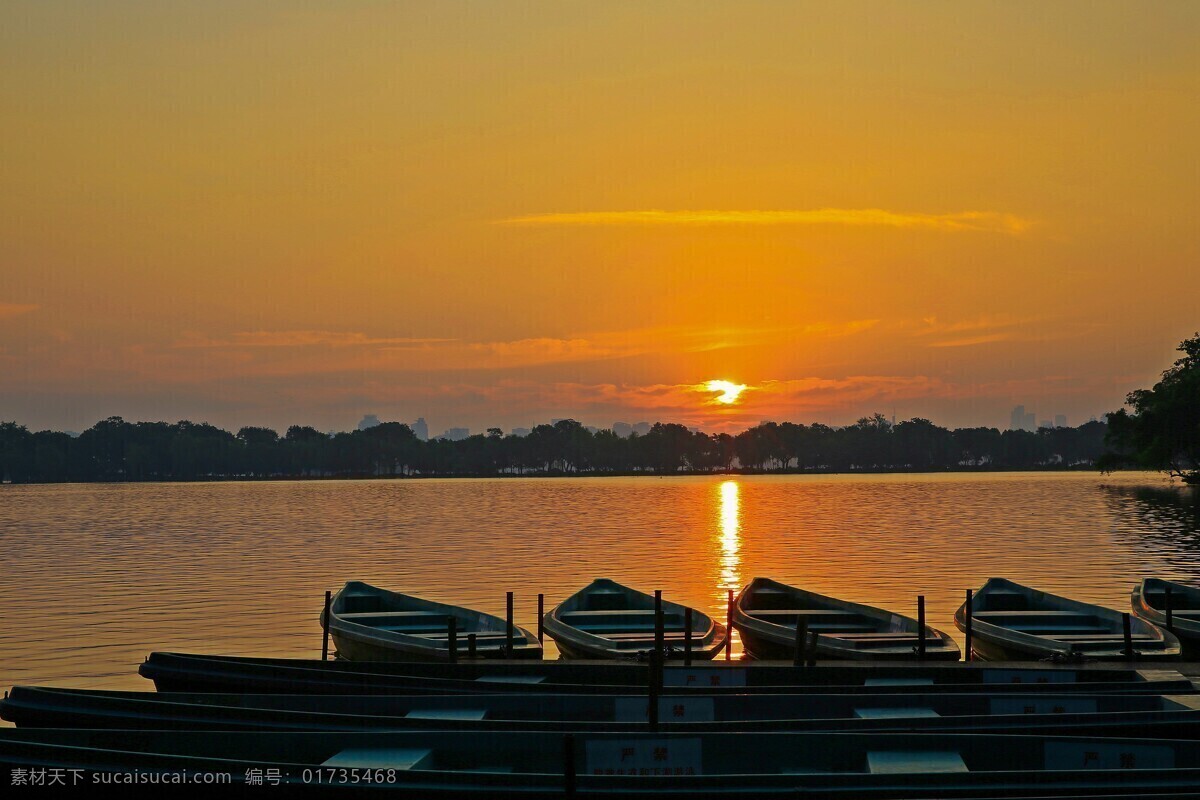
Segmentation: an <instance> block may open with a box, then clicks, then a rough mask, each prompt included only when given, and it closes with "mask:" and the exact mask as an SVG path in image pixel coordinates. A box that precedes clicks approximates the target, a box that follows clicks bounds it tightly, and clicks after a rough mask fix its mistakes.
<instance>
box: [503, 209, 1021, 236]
mask: <svg viewBox="0 0 1200 800" xmlns="http://www.w3.org/2000/svg"><path fill="white" fill-rule="evenodd" d="M499 223H500V224H502V225H516V226H531V227H544V226H585V227H597V226H711V225H842V226H853V227H883V228H915V229H924V230H936V231H985V232H991V233H1005V234H1010V235H1016V234H1019V233H1023V232H1025V231H1026V230H1028V228H1029V227H1030V225H1031V224H1032V223H1031V222H1030V221H1029V220H1027V219H1024V218H1022V217H1019V216H1017V215H1015V214H1008V213H1002V212H998V211H956V212H952V213H948V214H921V213H912V212H900V211H887V210H885V209H882V208H816V209H806V210H805V209H802V210H778V211H766V210H740V211H739V210H726V211H721V210H700V211H664V210H659V209H654V210H645V211H573V212H556V213H546V214H528V215H525V216H518V217H509V218H508V219H503V220H499Z"/></svg>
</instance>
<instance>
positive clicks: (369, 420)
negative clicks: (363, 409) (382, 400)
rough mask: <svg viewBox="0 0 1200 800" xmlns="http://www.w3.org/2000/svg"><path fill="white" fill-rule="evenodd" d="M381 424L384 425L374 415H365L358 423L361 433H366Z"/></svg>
mask: <svg viewBox="0 0 1200 800" xmlns="http://www.w3.org/2000/svg"><path fill="white" fill-rule="evenodd" d="M380 424H382V423H380V421H379V417H377V416H375V415H374V414H364V415H363V418H362V419H360V420H359V421H358V429H359V430H360V431H365V430H367V429H368V428H374V427H375V426H376V425H380Z"/></svg>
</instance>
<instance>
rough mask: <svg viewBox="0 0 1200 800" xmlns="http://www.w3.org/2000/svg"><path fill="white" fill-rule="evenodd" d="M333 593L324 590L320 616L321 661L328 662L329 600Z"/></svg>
mask: <svg viewBox="0 0 1200 800" xmlns="http://www.w3.org/2000/svg"><path fill="white" fill-rule="evenodd" d="M331 597H333V593H332V592H330V591H329V590H328V589H326V590H325V612H324V613H323V614H321V660H322V661H328V660H329V600H330V598H331Z"/></svg>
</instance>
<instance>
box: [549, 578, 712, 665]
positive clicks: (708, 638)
mask: <svg viewBox="0 0 1200 800" xmlns="http://www.w3.org/2000/svg"><path fill="white" fill-rule="evenodd" d="M687 612H688V609H687V608H686V607H685V606H681V605H679V604H678V603H671V602H668V601H666V600H664V601H662V616H663V638H664V644H665V647H666V657H667V658H668V659H671V658H683V656H684V649H685V645H686V640H687V630H686V628H685V620H686V615H687ZM654 615H655V607H654V597H652V596H651V595H648V594H643V593H642V592H639V591H637V590H635V589H630V588H629V587H628V586H622V585H621V584H619V583H617V582H616V581H610V580H608V579H606V578H598V579H596V580H594V581H592V582H591V583H590V584H588V585H587V586H585V587H584V588H583V589H581V590H579V591H578V592H576V593H575V594H573V595H571V596H570V597H568V598H567V599H566V600H564V601H562V602H561V603H559V604H558V605H557V606H556V607H554V608H553V609H551V610H550V612H549V613H548V614H546V616H545V619H544V622H543V626H542V627H543V628H544V629H545V632H546V635H547V636H549V637H550V638H552V639H553V640H554V641H555V643H556V644H557V645H558V649H559V652H561V653H562V654H563V656H564V657H566V658H590V659H606V658H638V657H644V656H646V655H648V654H649V653H650V651H651V650H653V648H654V642H655V639H654V637H655V624H656V623H655V616H654ZM691 617H692V629H691V655H692V658H694V659H697V660H706V659H711V658H712V657H713V656H715V655H716V654H717V653H718V652H720V651H721V648H722V647H724V646H725V637H726V635H727V633H728V631H726V630H725V626H724V625H721V624H720V623H718V622H716V621H714V620H713V619H712V617H710V616H708V615H707V614H705V613H704V612H702V611H700V610H698V609H691Z"/></svg>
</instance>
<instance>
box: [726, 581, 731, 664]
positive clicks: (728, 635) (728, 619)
mask: <svg viewBox="0 0 1200 800" xmlns="http://www.w3.org/2000/svg"><path fill="white" fill-rule="evenodd" d="M731 658H733V589H730V590H729V605H728V606H727V607H726V609H725V660H726V661H728V660H729V659H731Z"/></svg>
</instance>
